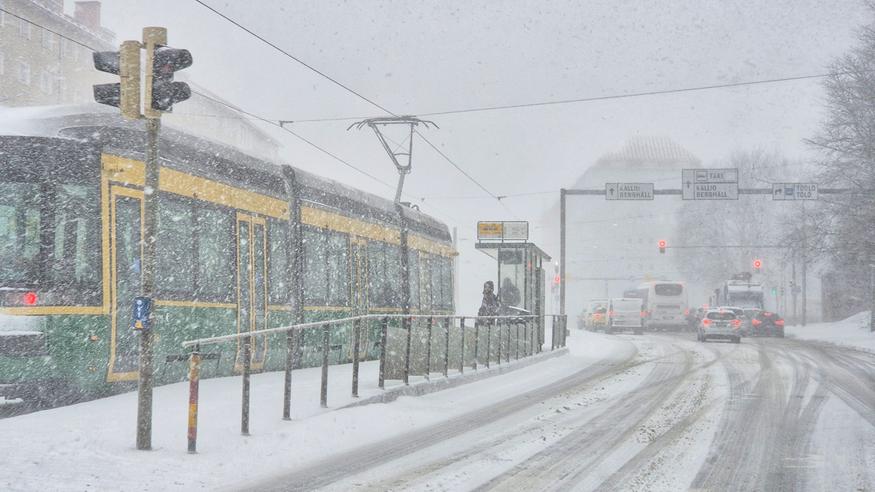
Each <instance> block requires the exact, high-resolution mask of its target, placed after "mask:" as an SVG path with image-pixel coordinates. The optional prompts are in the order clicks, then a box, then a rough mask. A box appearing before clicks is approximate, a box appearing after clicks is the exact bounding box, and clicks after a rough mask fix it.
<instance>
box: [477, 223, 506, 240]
mask: <svg viewBox="0 0 875 492" xmlns="http://www.w3.org/2000/svg"><path fill="white" fill-rule="evenodd" d="M503 225H504V224H503V223H501V222H478V223H477V239H501V236H502V233H503V232H504V227H503Z"/></svg>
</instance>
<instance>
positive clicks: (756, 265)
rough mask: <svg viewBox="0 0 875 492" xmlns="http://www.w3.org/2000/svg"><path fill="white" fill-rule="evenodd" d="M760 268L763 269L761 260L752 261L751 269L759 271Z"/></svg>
mask: <svg viewBox="0 0 875 492" xmlns="http://www.w3.org/2000/svg"><path fill="white" fill-rule="evenodd" d="M762 267H763V262H762V260H753V268H754V270H759V269H760V268H762Z"/></svg>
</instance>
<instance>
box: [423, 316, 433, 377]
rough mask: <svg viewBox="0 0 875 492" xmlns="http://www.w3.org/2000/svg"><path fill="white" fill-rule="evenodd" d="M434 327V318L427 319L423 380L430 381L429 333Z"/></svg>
mask: <svg viewBox="0 0 875 492" xmlns="http://www.w3.org/2000/svg"><path fill="white" fill-rule="evenodd" d="M433 326H434V318H433V317H432V316H429V317H428V340H426V341H425V380H426V381H428V380H430V379H431V331H432V327H433Z"/></svg>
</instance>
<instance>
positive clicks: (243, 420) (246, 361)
mask: <svg viewBox="0 0 875 492" xmlns="http://www.w3.org/2000/svg"><path fill="white" fill-rule="evenodd" d="M251 353H252V337H251V336H248V337H246V341H245V342H243V398H242V400H243V403H242V405H241V407H242V408H241V412H240V433H241V434H243V435H244V436H248V435H249V371H250V370H251V368H252V356H251Z"/></svg>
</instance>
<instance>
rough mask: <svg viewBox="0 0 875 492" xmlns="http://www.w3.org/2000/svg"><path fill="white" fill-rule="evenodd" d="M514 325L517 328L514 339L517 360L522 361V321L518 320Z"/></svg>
mask: <svg viewBox="0 0 875 492" xmlns="http://www.w3.org/2000/svg"><path fill="white" fill-rule="evenodd" d="M514 325H515V326H516V336H515V337H514V342H515V344H516V360H520V320H517V321H516V323H514Z"/></svg>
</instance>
